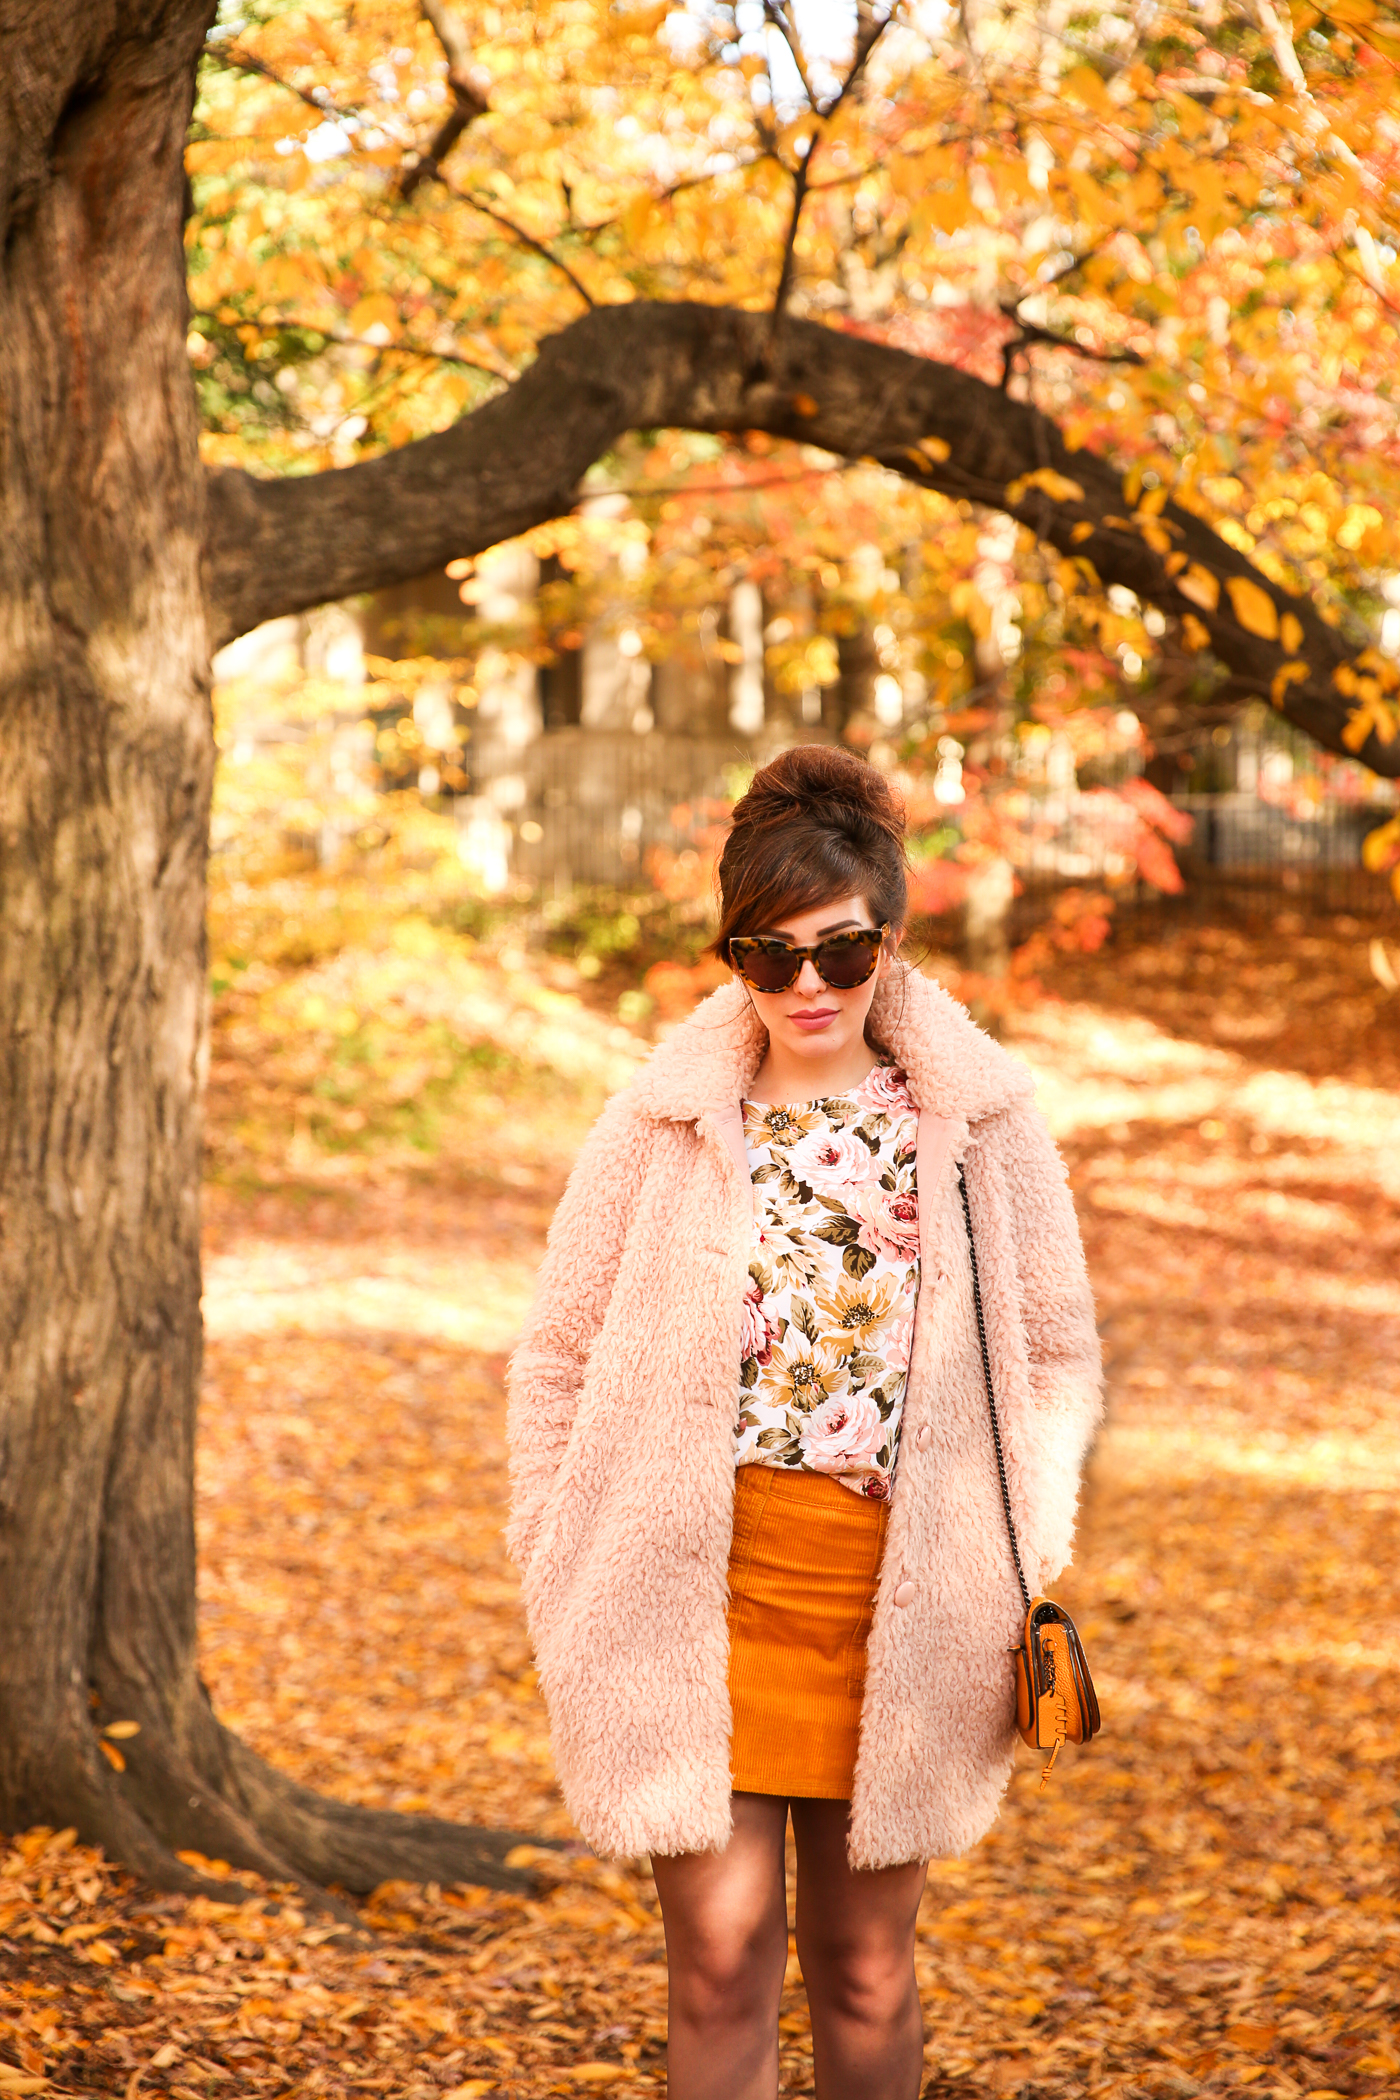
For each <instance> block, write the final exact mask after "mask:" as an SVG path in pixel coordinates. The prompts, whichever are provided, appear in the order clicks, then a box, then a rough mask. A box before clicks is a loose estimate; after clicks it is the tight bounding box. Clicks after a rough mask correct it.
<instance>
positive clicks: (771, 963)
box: [732, 941, 797, 992]
mask: <svg viewBox="0 0 1400 2100" xmlns="http://www.w3.org/2000/svg"><path fill="white" fill-rule="evenodd" d="M732 952H733V955H734V960H735V963H736V964H737V966H738V968H739V972H740V974H741V975H742V976H743V977H745V978H747V980H748V982H749V983H750V984H751V985H752V986H753V988H754V990H755V991H756V992H785V991H786V990H787V988H788V986H789V985H790V984H792V983H793V982H794V981H795V980H796V977H797V967H796V965H797V958H796V957H795V956H794V954H793V952H792V950H791V949H790V948H786V947H781V946H775V947H772V948H768V947H759V946H755V947H752V948H741V947H740V945H739V943H738V942H737V941H736V942H735V943H734V944H733V950H732Z"/></svg>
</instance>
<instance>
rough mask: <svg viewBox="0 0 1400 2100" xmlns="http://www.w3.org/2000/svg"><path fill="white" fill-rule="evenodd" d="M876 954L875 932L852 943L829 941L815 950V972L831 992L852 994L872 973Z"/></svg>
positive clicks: (877, 940) (877, 950)
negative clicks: (816, 971)
mask: <svg viewBox="0 0 1400 2100" xmlns="http://www.w3.org/2000/svg"><path fill="white" fill-rule="evenodd" d="M879 953H880V936H879V934H878V933H871V934H870V935H869V936H868V938H867V937H866V936H862V937H861V939H859V940H855V941H831V942H829V943H828V944H827V946H826V947H824V948H818V950H817V958H816V960H817V970H818V972H819V973H820V975H821V977H822V978H823V979H824V980H825V982H826V983H827V984H829V985H830V986H831V989H832V990H833V991H834V992H850V991H854V989H855V987H856V986H857V985H858V984H864V983H865V981H866V979H867V978H868V977H869V976H870V975H871V974H872V973H873V971H874V968H875V963H876V960H877V958H878V956H879Z"/></svg>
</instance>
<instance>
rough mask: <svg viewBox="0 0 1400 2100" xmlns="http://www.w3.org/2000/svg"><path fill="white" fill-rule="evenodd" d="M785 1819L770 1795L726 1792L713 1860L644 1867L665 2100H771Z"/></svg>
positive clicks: (783, 1943)
mask: <svg viewBox="0 0 1400 2100" xmlns="http://www.w3.org/2000/svg"><path fill="white" fill-rule="evenodd" d="M787 1811H788V1805H787V1802H786V1801H784V1800H782V1799H780V1798H779V1797H778V1796H777V1795H775V1794H736V1795H735V1796H734V1835H733V1836H732V1837H731V1838H730V1840H729V1843H728V1844H727V1845H726V1846H725V1848H724V1850H723V1852H687V1853H683V1854H681V1855H679V1856H678V1857H676V1858H673V1859H661V1858H655V1859H653V1860H652V1863H651V1871H652V1873H653V1875H654V1876H655V1877H656V1892H657V1894H658V1895H659V1896H660V1898H661V1915H662V1917H663V1919H664V1920H665V1924H666V1965H667V1971H668V1978H669V1988H668V2002H667V2042H666V2079H667V2082H666V2091H667V2093H668V2095H669V2100H776V2095H777V2091H778V2007H779V2004H780V2003H781V2001H782V1994H783V1972H784V1970H785V1969H786V1967H787V1951H788V1930H787V1891H786V1887H785V1884H784V1879H783V1849H784V1845H785V1842H786V1838H787Z"/></svg>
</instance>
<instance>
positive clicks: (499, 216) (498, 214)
mask: <svg viewBox="0 0 1400 2100" xmlns="http://www.w3.org/2000/svg"><path fill="white" fill-rule="evenodd" d="M438 180H439V181H440V182H441V183H442V185H443V187H444V189H446V190H447V191H448V192H449V194H450V195H452V196H454V197H455V198H456V199H457V201H458V203H459V204H465V205H468V206H469V207H470V209H471V210H472V211H479V212H480V213H481V216H482V217H483V218H484V219H493V220H494V221H495V223H496V224H497V225H498V226H500V227H503V228H504V229H505V231H506V232H507V233H509V234H513V235H514V237H515V239H516V240H518V241H519V242H520V243H521V245H522V246H523V247H526V248H529V249H531V250H532V251H533V252H534V253H535V254H536V255H538V256H539V257H540V258H541V260H542V261H544V262H547V263H548V264H549V265H550V267H551V268H552V269H555V270H557V271H558V272H559V274H560V276H561V277H567V278H568V280H569V282H570V284H571V285H572V286H573V288H574V290H575V291H576V292H577V293H578V295H579V297H580V299H582V301H583V303H584V305H585V306H586V307H588V308H590V309H591V308H592V307H593V306H594V305H595V304H596V301H595V300H594V299H593V297H592V296H591V294H590V293H589V292H588V290H587V289H586V287H585V286H583V285H582V284H580V283H579V280H578V279H577V277H575V275H574V273H573V271H572V270H571V269H570V268H569V265H568V264H567V263H566V262H564V261H562V260H561V258H560V257H559V256H557V255H556V254H555V253H554V250H553V249H552V248H549V247H546V245H545V243H544V242H543V241H537V240H536V239H535V236H534V234H533V233H527V232H526V230H525V228H524V227H523V226H519V225H517V224H516V222H515V220H514V219H508V218H507V217H506V215H505V213H504V212H503V211H497V209H496V207H495V205H494V204H487V203H485V202H484V201H483V200H482V199H481V198H480V197H474V196H473V195H472V194H471V193H470V191H468V190H462V189H459V188H458V187H457V185H456V183H455V182H453V181H451V180H450V179H449V178H448V177H447V176H446V175H444V174H443V173H442V171H441V170H439V171H438Z"/></svg>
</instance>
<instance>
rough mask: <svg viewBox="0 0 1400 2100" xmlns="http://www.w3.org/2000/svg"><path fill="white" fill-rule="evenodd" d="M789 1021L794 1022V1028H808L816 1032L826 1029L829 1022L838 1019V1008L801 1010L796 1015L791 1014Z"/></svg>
mask: <svg viewBox="0 0 1400 2100" xmlns="http://www.w3.org/2000/svg"><path fill="white" fill-rule="evenodd" d="M788 1019H789V1021H791V1022H792V1024H793V1027H794V1028H806V1029H810V1030H812V1031H814V1032H815V1030H816V1029H818V1028H825V1026H826V1024H827V1022H828V1021H834V1020H835V1019H836V1008H835V1007H834V1006H821V1007H808V1008H806V1009H801V1010H799V1011H798V1012H797V1013H795V1014H789V1015H788Z"/></svg>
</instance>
